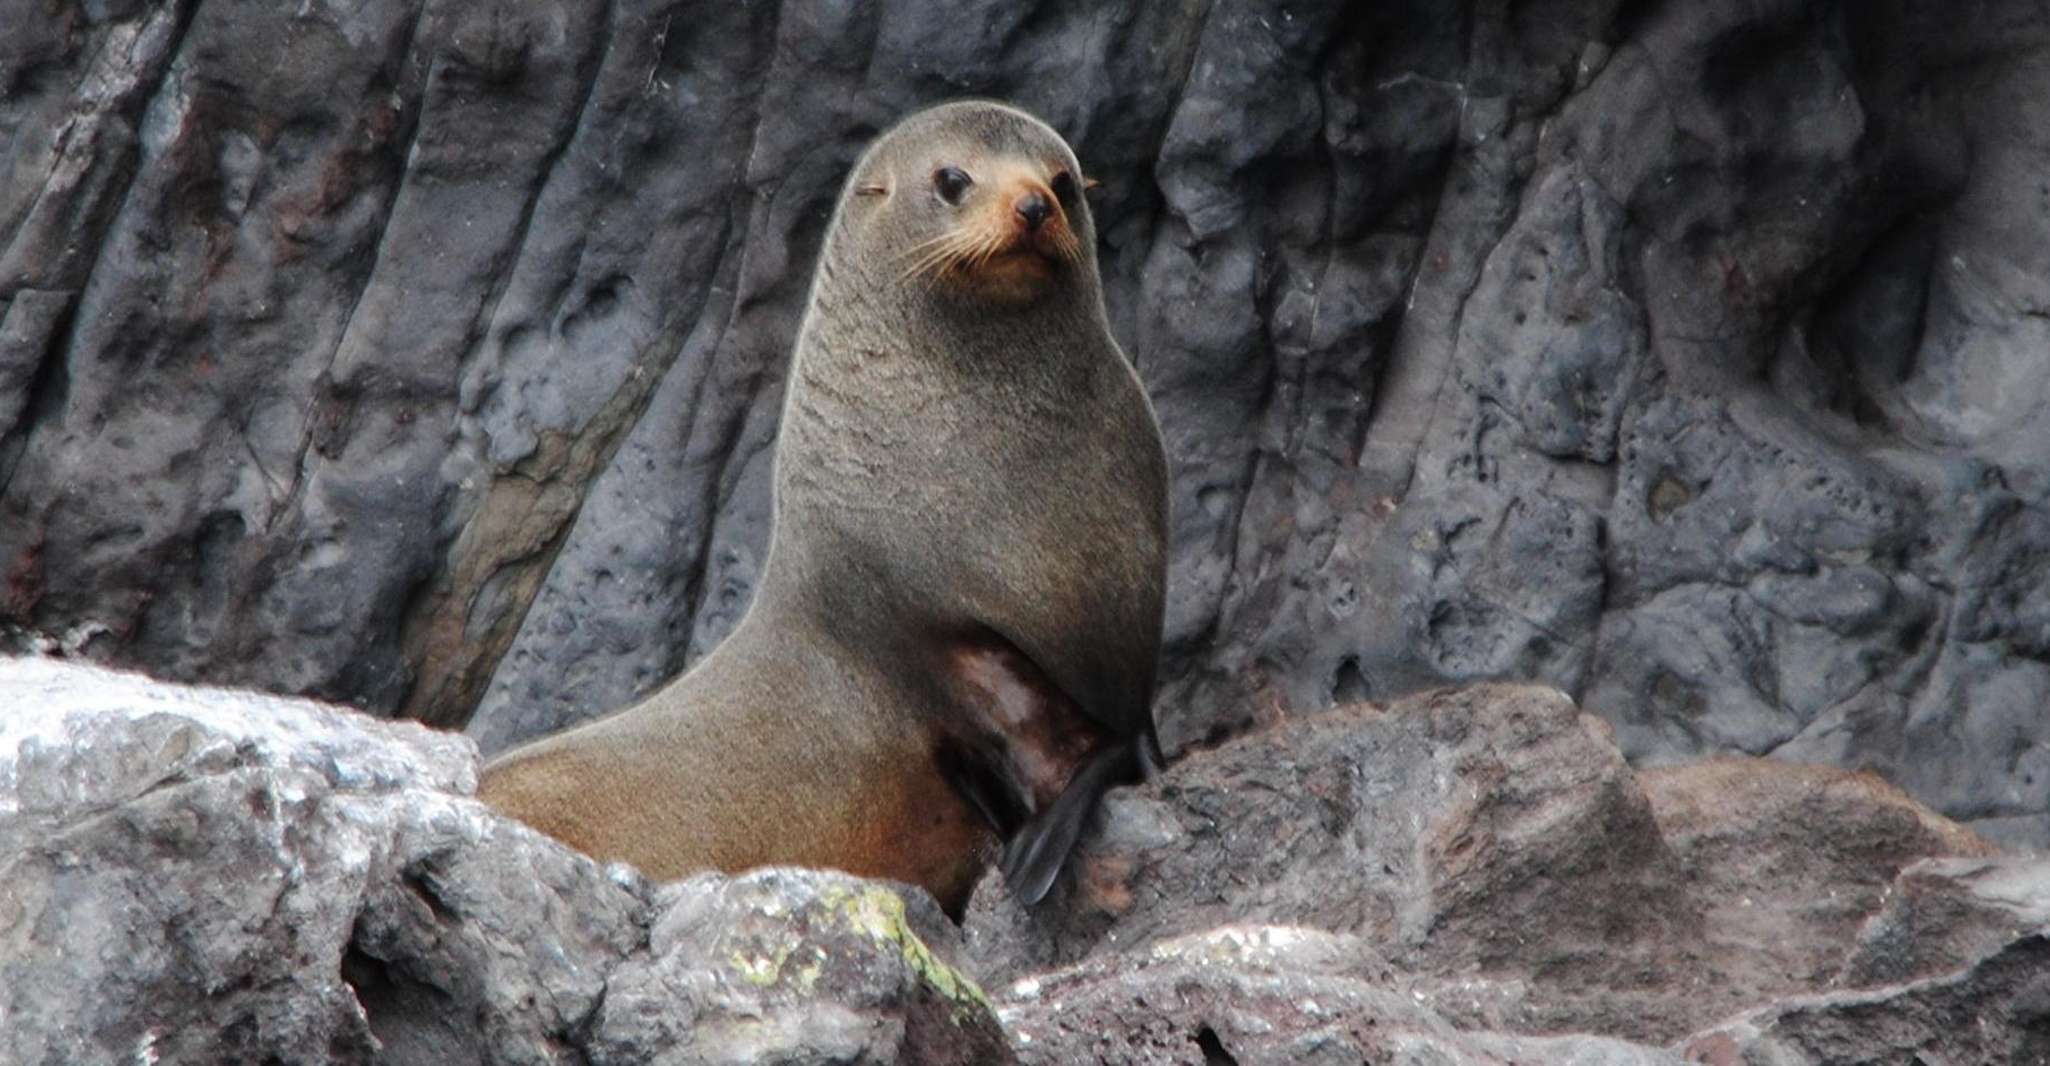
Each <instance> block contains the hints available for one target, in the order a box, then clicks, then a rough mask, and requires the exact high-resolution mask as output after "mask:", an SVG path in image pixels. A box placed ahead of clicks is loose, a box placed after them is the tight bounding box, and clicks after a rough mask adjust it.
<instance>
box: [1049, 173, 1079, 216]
mask: <svg viewBox="0 0 2050 1066" xmlns="http://www.w3.org/2000/svg"><path fill="white" fill-rule="evenodd" d="M1053 194H1054V197H1055V198H1056V199H1058V200H1060V202H1061V206H1062V207H1073V206H1075V176H1074V175H1073V174H1070V173H1068V172H1067V171H1065V170H1063V171H1061V172H1060V173H1058V174H1055V175H1054V176H1053Z"/></svg>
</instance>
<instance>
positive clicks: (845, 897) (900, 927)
mask: <svg viewBox="0 0 2050 1066" xmlns="http://www.w3.org/2000/svg"><path fill="white" fill-rule="evenodd" d="M819 902H820V903H821V904H823V905H824V906H825V907H827V908H829V909H831V910H835V911H838V912H839V913H840V915H841V917H842V918H843V920H844V921H845V922H846V924H847V927H848V928H849V929H852V930H854V931H856V932H859V933H861V934H862V935H864V936H866V937H868V938H869V939H870V940H872V941H874V942H875V943H877V944H879V945H882V946H884V947H888V948H894V949H895V950H896V951H897V953H898V955H899V956H900V957H901V958H903V960H904V965H906V966H908V967H910V968H911V971H912V972H913V973H915V974H917V975H918V977H919V979H920V980H922V981H924V982H925V984H926V985H927V987H929V988H931V989H932V990H933V991H935V992H937V993H939V994H940V995H941V996H942V997H944V998H945V999H946V1000H948V1001H949V1002H951V1003H953V1004H954V1010H955V1020H956V1021H959V1020H961V1017H962V1014H963V1012H968V1011H973V1010H975V1009H978V1008H979V1009H980V1010H982V1011H983V1012H985V1013H987V1014H988V1015H990V1016H992V1017H994V1016H995V1014H996V1009H995V1008H994V1007H992V1006H991V1005H990V1002H989V997H988V996H986V995H984V994H983V991H982V986H980V985H978V984H976V983H975V981H974V980H973V979H971V978H970V977H968V976H967V975H966V974H963V973H961V972H960V971H959V970H956V969H954V968H953V967H951V966H949V965H947V964H946V963H944V962H941V961H940V959H939V957H938V956H936V955H934V954H933V953H932V949H931V948H929V947H927V946H926V945H925V941H924V940H922V939H920V937H919V935H918V934H917V933H916V932H915V931H913V930H912V928H911V923H910V921H909V920H908V919H907V918H906V916H905V914H904V900H903V899H902V898H900V897H899V896H898V895H897V894H896V893H895V892H891V891H890V890H888V889H884V888H871V887H863V888H859V889H831V890H827V891H823V892H821V893H820V894H819Z"/></svg>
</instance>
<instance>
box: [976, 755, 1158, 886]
mask: <svg viewBox="0 0 2050 1066" xmlns="http://www.w3.org/2000/svg"><path fill="white" fill-rule="evenodd" d="M1144 743H1145V739H1144V738H1143V737H1135V738H1133V739H1131V740H1127V741H1124V742H1123V743H1119V744H1112V745H1109V746H1107V747H1103V748H1100V749H1098V750H1097V752H1096V753H1095V754H1094V755H1091V756H1090V757H1089V761H1088V762H1085V763H1083V764H1082V768H1081V769H1080V770H1077V771H1075V776H1074V777H1073V778H1071V779H1069V781H1068V785H1067V787H1066V788H1064V789H1062V790H1061V794H1060V795H1059V796H1057V797H1055V798H1054V801H1053V802H1052V803H1049V804H1047V805H1046V806H1045V807H1044V808H1042V809H1041V810H1040V811H1039V813H1037V814H1035V815H1033V816H1032V819H1031V820H1030V821H1028V822H1026V823H1025V828H1023V829H1020V830H1019V831H1018V835H1016V836H1014V837H1012V838H1011V840H1010V842H1009V843H1007V844H1005V845H1004V861H1003V871H1004V882H1005V883H1006V884H1008V885H1010V886H1011V895H1013V896H1015V897H1017V899H1018V902H1020V903H1023V904H1025V905H1026V906H1031V905H1032V904H1034V903H1038V902H1039V901H1040V900H1042V899H1045V898H1046V893H1047V890H1048V889H1049V888H1052V887H1053V879H1054V878H1055V877H1056V876H1057V875H1059V874H1060V872H1061V867H1062V865H1064V864H1065V863H1066V862H1067V861H1068V853H1069V852H1071V851H1073V850H1074V849H1075V841H1077V840H1079V839H1081V836H1082V828H1083V826H1085V825H1087V824H1088V822H1089V815H1090V812H1092V811H1094V810H1096V803H1097V801H1098V800H1100V799H1102V798H1103V793H1104V791H1105V790H1107V789H1109V788H1110V787H1111V786H1112V785H1123V784H1129V783H1130V782H1132V781H1136V780H1138V779H1139V777H1140V773H1141V765H1140V764H1141V756H1140V750H1139V746H1140V745H1142V744H1144Z"/></svg>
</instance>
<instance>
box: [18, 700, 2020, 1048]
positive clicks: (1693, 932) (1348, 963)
mask: <svg viewBox="0 0 2050 1066" xmlns="http://www.w3.org/2000/svg"><path fill="white" fill-rule="evenodd" d="M0 706H4V707H5V708H6V713H5V714H4V715H0V1061H7V1062H11V1063H22V1064H25V1066H28V1064H42V1063H80V1062H163V1063H180V1062H211V1061H230V1060H232V1061H248V1062H260V1061H288V1062H318V1061H332V1062H369V1061H377V1062H382V1063H415V1062H419V1063H427V1062H432V1063H435V1064H436V1066H446V1064H448V1063H468V1062H522V1063H529V1062H578V1063H582V1062H590V1063H611V1062H649V1061H662V1062H665V1063H740V1062H779V1063H856V1062H859V1063H888V1062H902V1063H929V1062H934V1063H970V1062H974V1063H983V1062H1010V1061H1018V1062H1026V1063H1057V1062H1060V1063H1065V1062H1078V1061H1081V1062H1086V1061H1105V1062H1128V1063H1189V1064H1204V1066H1208V1064H1214V1063H1248V1064H1251V1063H1268V1062H1273V1063H1324V1062H1329V1063H1341V1062H1342V1063H1355V1062H1361V1061H1368V1062H1377V1063H1379V1062H1417V1063H1420V1062H1433V1063H1467V1062H1489V1063H1498V1062H1587V1063H1674V1062H1711V1063H1772V1064H1775V1066H1778V1064H1783V1063H1803V1062H1842V1061H1860V1062H1867V1061H1870V1062H1884V1061H1902V1062H1906V1061H1944V1062H1950V1061H1955V1062H1988V1061H2020V1060H2022V1059H2029V1060H2031V1061H2033V1060H2034V1059H2035V1058H2036V1057H2040V1056H2044V1055H2050V941H2046V933H2050V860H2045V859H2043V858H2040V857H2031V856H2022V855H2003V854H1999V853H1997V852H1996V851H1995V849H1993V848H1992V847H1990V846H1989V845H1987V844H1986V843H1985V842H1984V841H1982V840H1981V839H1980V838H1978V837H1976V836H1975V835H1973V834H1972V833H1970V832H1969V831H1967V830H1965V829H1962V828H1960V827H1959V826H1957V825H1955V824H1953V823H1951V822H1949V821H1947V820H1945V819H1943V818H1941V817H1939V816H1937V815H1934V814H1932V813H1930V812H1929V811H1928V810H1926V809H1925V808H1923V807H1921V806H1920V805H1918V804H1917V803H1916V802H1915V801H1913V800H1911V799H1909V798H1908V797H1907V796H1906V795H1904V794H1902V793H1901V792H1899V791H1898V790H1896V789H1894V788H1892V787H1891V786H1888V785H1886V784H1885V783H1883V782H1882V781H1880V780H1878V779H1877V778H1876V777H1873V776H1870V775H1865V774H1858V773H1851V772H1846V771H1842V770H1835V769H1818V768H1814V767H1805V766H1798V765H1793V764H1787V763H1779V762H1772V761H1764V760H1748V759H1721V760H1716V761H1711V762H1707V763H1700V764H1695V765H1691V766H1682V767H1673V768H1665V769H1659V770H1652V771H1645V772H1637V771H1633V770H1632V768H1631V767H1630V766H1629V765H1628V764H1627V763H1626V762H1625V761H1624V760H1623V758H1622V757H1621V755H1620V754H1619V753H1618V750H1617V748H1616V745H1615V743H1614V742H1613V740H1612V739H1611V737H1610V735H1609V732H1608V729H1607V727H1606V726H1604V725H1603V724H1602V723H1601V722H1600V721H1599V720H1597V719H1595V718H1592V717H1589V716H1587V715H1584V714H1582V713H1580V712H1579V710H1578V709H1576V708H1575V707H1574V706H1573V705H1572V703H1571V702H1570V701H1568V700H1567V699H1566V698H1565V697H1563V696H1561V695H1559V694H1558V693H1556V692H1554V691H1552V690H1549V689H1544V688H1535V687H1512V686H1480V687H1474V688H1469V689H1462V690H1447V691H1441V692H1436V693H1430V694H1425V695H1420V696H1416V697H1413V698H1409V699H1405V700H1402V701H1398V702H1396V703H1393V704H1391V705H1388V706H1385V707H1384V706H1376V705H1366V704H1363V705H1358V706H1355V707H1351V708H1346V709H1342V710H1338V711H1334V712H1330V713H1327V714H1324V715H1320V716H1315V717H1310V718H1304V719H1300V720H1295V721H1291V722H1289V723H1286V724H1284V725H1282V726H1279V727H1276V728H1273V729H1270V730H1267V731H1265V732H1261V733H1257V734H1254V735H1251V736H1247V737H1244V738H1241V739H1239V740H1236V741H1234V742H1231V743H1229V744H1226V745H1222V746H1219V747H1216V748H1214V749H1211V750H1207V751H1201V752H1197V753H1194V754H1191V755H1189V756H1188V757H1186V758H1184V759H1183V760H1181V761H1180V762H1178V763H1177V764H1176V765H1175V766H1174V767H1173V768H1171V769H1170V770H1169V771H1168V772H1167V773H1165V774H1164V775H1163V776H1162V777H1161V779H1160V780H1158V781H1155V782H1153V783H1151V784H1149V785H1147V786H1145V787H1142V788H1135V789H1129V790H1125V791H1123V792H1120V793H1118V794H1116V795H1114V796H1113V797H1112V799H1111V800H1110V802H1109V803H1108V804H1107V805H1106V808H1105V811H1104V817H1103V819H1102V822H1101V825H1100V827H1099V829H1098V831H1097V832H1096V833H1094V834H1093V835H1092V836H1091V837H1090V839H1089V840H1088V842H1087V843H1086V845H1085V847H1084V850H1083V851H1082V853H1081V854H1080V855H1079V857H1078V862H1077V864H1076V868H1075V876H1073V877H1072V878H1070V879H1068V880H1066V881H1065V882H1064V883H1063V884H1062V885H1061V886H1060V887H1059V888H1058V889H1057V894H1056V895H1055V897H1053V898H1052V899H1051V900H1050V901H1049V902H1048V904H1047V905H1045V906H1043V907H1041V908H1039V909H1037V910H1034V911H1031V912H1024V911H1021V910H1019V909H1017V908H1016V907H1014V906H1013V905H1012V904H1011V903H1010V901H1009V900H1008V899H1007V898H1006V897H1005V896H1004V894H1003V892H1002V889H1001V886H1000V885H998V884H997V883H995V882H994V881H993V880H992V881H989V882H986V883H985V885H984V887H983V890H982V891H981V892H980V893H978V895H977V897H976V899H975V902H974V903H973V905H972V906H971V908H970V913H969V915H968V920H967V923H966V925H965V927H963V928H961V929H956V928H955V927H954V926H953V925H951V924H950V923H949V922H947V920H946V919H945V918H944V916H942V915H941V914H940V913H939V912H938V910H937V909H936V908H935V907H934V906H933V904H932V903H931V901H930V900H929V899H927V898H925V897H924V896H923V895H922V894H920V893H918V892H917V891H915V890H910V889H905V888H901V887H898V886H891V885H886V884H880V883H875V882H864V881H860V880H856V879H852V878H848V877H845V876H841V875H837V874H830V873H820V872H810V871H797V870H765V871H760V872H757V873H754V874H750V875H747V876H744V877H738V878H724V877H717V876H710V875H707V876H701V877H695V878H691V879H688V880H685V881H681V882H676V883H673V884H668V885H653V884H650V883H648V882H647V881H646V880H644V879H643V878H641V877H640V876H639V875H638V874H637V873H635V872H634V871H632V870H631V869H629V868H626V867H623V866H618V865H612V866H604V865H600V864H598V863H596V862H593V861H592V860H590V859H588V858H585V857H583V856H581V855H578V854H575V853H573V852H570V851H568V850H566V849H564V848H562V847H560V846H558V845H556V844H554V843H553V842H551V841H549V840H547V839H546V838H543V837H541V836H539V835H537V834H535V833H532V832H530V831H528V830H527V829H525V828H524V827H522V826H520V825H518V824H516V823H512V822H508V821H506V820H504V819H501V818H499V817H497V816H496V815H495V814H493V813H492V812H491V811H490V810H488V809H487V808H485V807H483V806H482V805H480V804H478V803H477V802H476V801H475V800H474V799H472V798H471V796H470V793H471V792H472V790H473V788H474V785H475V779H476V755H475V750H474V748H473V746H472V745H471V743H470V742H469V741H467V740H465V739H462V738H459V737H454V736H450V735H445V734H440V733H436V732H433V731H430V730H427V729H424V728H422V727H419V726H416V725H407V724H393V723H390V722H385V721H380V720H375V719H372V718H369V717H366V716H362V715H358V714H355V713H353V712H350V711H347V710H343V709H338V708H332V707H327V706H323V705H320V704H315V703H309V702H306V701H299V700H288V699H281V698H274V697H269V696H258V695H253V694H249V693H242V692H233V691H226V690H216V689H195V688H185V687H179V686H172V685H165V684H160V683H156V682H152V681H147V680H144V679H141V678H138V677H135V676H132V675H124V674H116V673H110V672H107V671H104V670H100V669H97V668H92V667H85V666H78V665H73V664H68V663H62V662H55V661H49V660H35V659H25V660H13V661H0Z"/></svg>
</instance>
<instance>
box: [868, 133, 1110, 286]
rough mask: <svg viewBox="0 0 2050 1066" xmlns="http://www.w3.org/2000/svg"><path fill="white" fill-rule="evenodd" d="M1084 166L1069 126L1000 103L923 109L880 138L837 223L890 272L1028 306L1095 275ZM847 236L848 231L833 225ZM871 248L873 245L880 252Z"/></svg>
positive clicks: (912, 281) (902, 280)
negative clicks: (1065, 133) (1056, 126)
mask: <svg viewBox="0 0 2050 1066" xmlns="http://www.w3.org/2000/svg"><path fill="white" fill-rule="evenodd" d="M1082 189H1083V178H1082V168H1081V166H1080V165H1079V164H1077V163H1076V161H1075V154H1074V152H1072V151H1070V150H1069V148H1068V145H1067V143H1066V142H1065V141H1063V140H1061V137H1060V134H1058V133H1055V132H1054V131H1053V129H1052V128H1050V127H1049V126H1047V125H1046V124H1045V123H1043V122H1041V121H1039V120H1038V119H1036V118H1033V117H1032V116H1030V115H1027V114H1026V113H1024V112H1022V111H1019V110H1017V109H1016V108H1013V107H1007V106H1005V105H1003V104H998V103H992V102H989V101H983V100H966V101H961V102H958V103H951V104H942V105H940V106H938V107H934V108H929V109H927V110H925V111H921V112H918V113H917V114H915V115H912V116H911V117H909V118H907V119H905V120H904V121H902V122H900V123H898V124H897V125H896V126H894V127H892V128H891V129H890V130H889V131H888V132H886V133H884V134H883V135H882V136H881V137H879V138H877V139H876V142H875V144H874V145H872V146H871V147H870V148H869V150H868V152H867V154H866V155H864V156H863V157H862V159H861V162H859V163H857V164H856V165H855V168H854V173H853V175H852V176H851V177H850V178H849V180H848V183H847V188H846V191H845V192H844V193H843V194H842V197H841V207H840V217H839V221H838V224H837V226H836V229H840V230H854V231H858V233H854V234H848V236H854V237H857V238H858V239H859V243H860V244H862V245H864V246H865V247H867V248H870V249H873V248H875V247H877V246H878V245H880V246H882V247H888V248H890V249H893V251H894V255H893V256H889V257H883V258H884V259H885V260H886V262H885V263H884V264H879V265H883V266H885V268H886V269H888V270H889V271H890V272H891V276H890V277H889V278H887V279H873V278H872V280H879V281H887V283H890V284H896V285H903V286H910V287H914V288H916V289H918V290H920V291H922V292H925V293H930V294H933V295H936V296H941V297H943V298H957V299H966V300H969V301H973V302H975V303H978V304H981V305H984V306H991V305H994V306H1005V307H1023V306H1027V305H1030V304H1033V303H1036V302H1038V301H1039V300H1040V299H1042V298H1043V297H1045V296H1046V295H1047V294H1048V293H1050V292H1053V291H1055V290H1057V289H1058V288H1060V287H1061V286H1062V285H1063V283H1064V279H1071V278H1073V277H1076V276H1082V277H1085V278H1087V279H1089V280H1090V281H1093V279H1094V276H1095V270H1094V263H1093V262H1092V259H1093V255H1092V248H1093V245H1094V243H1095V233H1094V230H1093V229H1092V227H1091V224H1090V220H1089V206H1088V204H1087V203H1085V202H1084V201H1083V199H1082ZM836 236H839V234H836ZM871 258H873V257H871Z"/></svg>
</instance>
